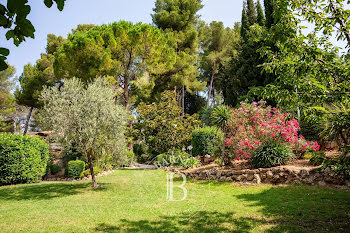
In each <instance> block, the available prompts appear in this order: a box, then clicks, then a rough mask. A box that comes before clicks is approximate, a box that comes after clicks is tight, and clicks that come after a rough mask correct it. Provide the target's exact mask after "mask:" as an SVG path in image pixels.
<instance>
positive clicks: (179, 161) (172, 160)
mask: <svg viewBox="0 0 350 233" xmlns="http://www.w3.org/2000/svg"><path fill="white" fill-rule="evenodd" d="M156 164H157V165H158V166H160V167H168V166H175V167H183V168H191V167H194V166H195V165H197V164H199V161H198V160H197V159H196V158H194V157H192V156H191V155H190V154H188V153H186V152H182V151H179V150H178V151H176V152H175V153H174V154H171V153H164V154H160V155H158V156H157V162H156Z"/></svg>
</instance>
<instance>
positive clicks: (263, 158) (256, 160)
mask: <svg viewBox="0 0 350 233" xmlns="http://www.w3.org/2000/svg"><path fill="white" fill-rule="evenodd" d="M293 156H294V154H293V152H292V150H291V149H290V148H289V147H288V146H285V145H281V144H278V143H269V144H264V145H262V146H260V147H258V148H257V149H256V150H255V151H254V152H253V155H252V159H251V163H252V164H253V165H254V166H255V167H257V168H268V167H274V166H278V165H284V164H286V163H287V162H288V160H289V159H290V158H291V157H293Z"/></svg>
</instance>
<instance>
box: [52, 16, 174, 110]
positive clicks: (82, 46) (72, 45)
mask: <svg viewBox="0 0 350 233" xmlns="http://www.w3.org/2000/svg"><path fill="white" fill-rule="evenodd" d="M87 27H88V28H89V30H85V29H82V28H83V26H81V27H80V29H79V28H78V29H77V30H75V31H73V33H72V34H69V35H68V39H67V40H66V41H65V42H64V44H63V46H61V47H60V48H59V49H58V52H57V53H55V58H56V59H55V63H54V70H55V74H56V76H57V77H60V78H62V77H76V78H78V79H80V80H82V81H83V82H84V83H89V82H91V81H93V80H94V79H95V78H96V77H99V76H107V77H108V78H109V80H110V82H111V83H113V85H114V86H115V91H116V96H117V97H118V98H117V100H118V102H119V103H120V104H123V105H124V106H126V107H130V106H132V105H133V104H137V103H139V102H140V101H142V100H148V99H149V98H150V95H151V92H152V90H153V88H154V86H155V81H156V80H155V79H157V78H158V77H159V75H161V74H163V73H165V72H168V71H169V69H170V68H171V67H172V66H173V65H174V62H175V56H174V54H175V50H174V48H173V47H172V44H171V43H173V42H170V41H171V39H170V38H169V37H168V35H165V34H164V33H163V32H162V31H161V30H159V29H158V28H156V27H153V26H151V25H149V24H143V23H137V24H133V23H131V22H126V21H120V22H114V23H112V24H108V25H101V26H95V27H92V26H91V25H89V26H87ZM140 58H142V59H140Z"/></svg>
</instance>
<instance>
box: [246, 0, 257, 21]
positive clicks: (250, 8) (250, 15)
mask: <svg viewBox="0 0 350 233" xmlns="http://www.w3.org/2000/svg"><path fill="white" fill-rule="evenodd" d="M246 12H247V19H248V27H250V26H252V25H254V24H255V23H256V17H257V15H256V8H255V4H254V0H247V10H246Z"/></svg>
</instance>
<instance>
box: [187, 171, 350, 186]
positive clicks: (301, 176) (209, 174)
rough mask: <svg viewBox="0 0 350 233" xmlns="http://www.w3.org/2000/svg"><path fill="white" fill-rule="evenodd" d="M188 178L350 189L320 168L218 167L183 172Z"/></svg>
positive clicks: (342, 180) (336, 177)
mask: <svg viewBox="0 0 350 233" xmlns="http://www.w3.org/2000/svg"><path fill="white" fill-rule="evenodd" d="M181 173H183V174H185V175H186V176H187V177H190V178H194V179H199V180H218V181H228V182H233V181H234V182H243V183H255V184H260V183H270V184H293V183H294V184H310V185H321V186H327V185H342V186H345V187H350V180H349V179H344V178H342V177H339V176H337V175H334V174H332V173H331V172H330V171H329V170H327V169H326V170H325V171H320V170H319V169H318V168H311V169H307V168H306V169H290V168H285V167H273V168H259V169H245V170H232V169H230V170H224V169H220V168H218V167H214V168H210V169H198V170H195V169H194V170H192V171H190V170H189V171H186V170H185V171H181Z"/></svg>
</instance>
